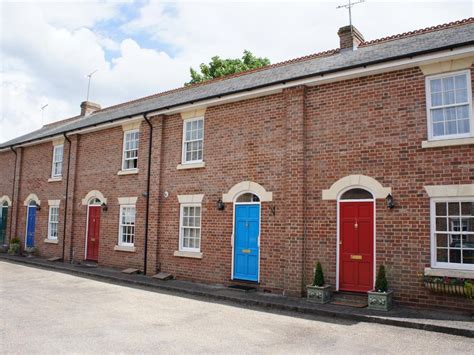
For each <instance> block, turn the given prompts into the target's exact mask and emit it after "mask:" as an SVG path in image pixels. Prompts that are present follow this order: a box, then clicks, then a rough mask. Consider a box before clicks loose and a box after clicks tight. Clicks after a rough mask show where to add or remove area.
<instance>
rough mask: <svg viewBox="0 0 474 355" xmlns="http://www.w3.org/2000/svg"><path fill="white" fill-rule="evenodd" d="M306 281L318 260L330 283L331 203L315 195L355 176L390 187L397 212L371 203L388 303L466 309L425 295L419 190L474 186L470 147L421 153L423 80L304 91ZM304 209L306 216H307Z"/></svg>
mask: <svg viewBox="0 0 474 355" xmlns="http://www.w3.org/2000/svg"><path fill="white" fill-rule="evenodd" d="M306 108H307V122H306V124H307V140H306V142H307V143H306V155H305V158H306V163H307V171H306V172H307V179H308V184H307V195H306V196H307V201H306V206H307V209H308V213H311V214H312V216H310V217H309V218H308V219H307V221H306V223H307V231H308V237H307V250H306V255H307V259H306V270H308V272H307V274H306V275H307V278H306V280H307V282H309V281H310V277H311V270H312V268H313V267H314V264H315V262H316V261H317V260H319V261H321V262H322V264H323V267H324V269H325V271H326V275H327V280H328V281H329V282H330V283H331V284H335V277H336V223H337V222H336V221H337V216H336V202H335V201H323V200H322V199H321V198H322V190H323V189H328V188H330V186H331V185H332V184H333V183H334V182H336V181H337V180H339V179H340V178H342V177H344V176H347V175H352V174H362V175H367V176H370V177H373V178H375V179H376V180H377V181H379V182H380V183H381V184H382V185H383V186H385V187H391V188H392V194H393V196H394V198H395V203H396V207H395V208H394V209H393V210H389V209H387V208H386V206H385V201H384V200H377V209H376V238H377V243H376V253H377V265H379V264H381V263H383V264H385V265H386V266H387V273H388V275H387V277H388V280H389V282H390V284H391V287H392V288H393V289H394V290H395V300H397V301H399V302H403V303H406V304H411V305H415V304H416V305H427V306H435V305H436V306H442V307H459V308H466V309H468V308H470V309H471V310H472V301H468V300H466V299H463V298H459V297H452V296H451V297H442V296H436V295H433V294H431V293H429V292H427V291H426V290H425V289H424V287H423V285H422V282H421V278H420V275H421V274H422V273H423V270H424V268H425V267H429V266H430V201H429V197H428V195H427V194H426V191H425V190H424V188H423V186H424V185H445V184H472V183H474V169H473V168H472V167H473V164H474V146H472V145H470V146H458V147H447V148H431V149H422V148H421V142H422V141H423V140H426V139H427V118H426V103H425V77H424V75H423V73H422V72H421V70H420V69H418V68H414V69H407V70H403V71H397V72H393V73H386V74H382V75H377V76H370V77H365V78H361V79H355V80H349V81H344V82H339V83H333V84H327V85H322V86H317V87H312V88H310V89H308V92H307V104H306ZM309 211H311V212H309Z"/></svg>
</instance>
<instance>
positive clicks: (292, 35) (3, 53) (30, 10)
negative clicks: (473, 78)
mask: <svg viewBox="0 0 474 355" xmlns="http://www.w3.org/2000/svg"><path fill="white" fill-rule="evenodd" d="M347 2H348V0H335V1H316V0H312V1H264V0H253V1H233V2H231V1H224V0H221V1H189V0H188V1H153V0H152V1H143V0H141V1H132V0H127V1H125V0H123V1H104V0H101V1H96V0H90V1H41V0H35V1H23V2H18V1H5V0H0V78H1V89H0V90H1V92H0V142H4V141H6V140H9V139H12V138H14V137H17V136H19V135H22V134H25V133H28V132H30V131H33V130H35V129H38V128H40V127H41V126H42V125H43V124H47V123H50V122H54V121H58V120H61V119H64V118H68V117H72V116H76V115H78V114H79V112H80V108H79V105H80V103H81V102H82V101H85V99H86V96H87V86H88V85H87V84H88V78H87V74H89V73H91V72H93V71H95V70H97V72H96V73H95V74H94V75H93V76H92V80H91V88H90V95H89V100H90V101H93V102H96V103H99V104H100V105H101V106H102V107H107V106H111V105H115V104H118V103H121V102H125V101H129V100H133V99H136V98H139V97H143V96H147V95H151V94H154V93H157V92H161V91H165V90H170V89H173V88H176V87H180V86H182V85H183V83H185V82H186V81H189V79H190V78H189V68H190V67H194V68H198V66H199V64H200V63H202V62H206V63H207V62H208V61H209V60H210V58H211V57H212V56H214V55H219V56H221V57H223V58H235V57H240V56H242V53H243V51H244V50H245V49H247V50H250V51H252V52H253V53H254V54H255V55H257V56H262V57H268V58H269V59H270V61H271V62H272V63H276V62H279V61H283V60H288V59H291V58H297V57H301V56H304V55H308V54H311V53H316V52H320V51H324V50H328V49H333V48H337V47H338V46H339V38H338V36H337V30H338V29H339V27H342V26H345V25H347V24H348V23H349V19H348V12H347V10H345V9H337V8H336V7H337V5H340V4H344V3H347ZM472 16H474V1H472V0H445V1H441V0H439V1H421V0H418V1H416V0H415V1H414V0H411V1H382V0H380V1H377V0H366V1H365V2H364V3H361V4H358V5H355V6H354V7H353V11H352V20H353V24H354V26H356V27H357V29H358V30H359V31H360V32H362V34H363V35H364V37H365V39H366V40H372V39H377V38H380V37H385V36H389V35H393V34H397V33H402V32H406V31H411V30H416V29H421V28H425V27H428V26H433V25H438V24H442V23H446V22H451V21H456V20H460V19H463V18H468V17H472ZM45 105H48V106H47V107H46V108H44V109H43V110H41V107H43V106H45Z"/></svg>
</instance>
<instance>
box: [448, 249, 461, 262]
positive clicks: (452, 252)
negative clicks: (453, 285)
mask: <svg viewBox="0 0 474 355" xmlns="http://www.w3.org/2000/svg"><path fill="white" fill-rule="evenodd" d="M449 262H450V263H457V264H460V263H461V250H460V249H449Z"/></svg>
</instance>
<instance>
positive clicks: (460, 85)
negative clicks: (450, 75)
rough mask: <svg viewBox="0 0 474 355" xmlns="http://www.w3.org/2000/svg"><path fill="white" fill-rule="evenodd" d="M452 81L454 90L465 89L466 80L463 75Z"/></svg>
mask: <svg viewBox="0 0 474 355" xmlns="http://www.w3.org/2000/svg"><path fill="white" fill-rule="evenodd" d="M454 80H455V85H456V89H465V88H467V79H466V75H465V74H462V75H456V76H455V77H454Z"/></svg>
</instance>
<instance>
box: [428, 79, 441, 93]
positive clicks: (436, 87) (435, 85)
mask: <svg viewBox="0 0 474 355" xmlns="http://www.w3.org/2000/svg"><path fill="white" fill-rule="evenodd" d="M430 88H431V92H440V91H441V79H433V80H431V81H430Z"/></svg>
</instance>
